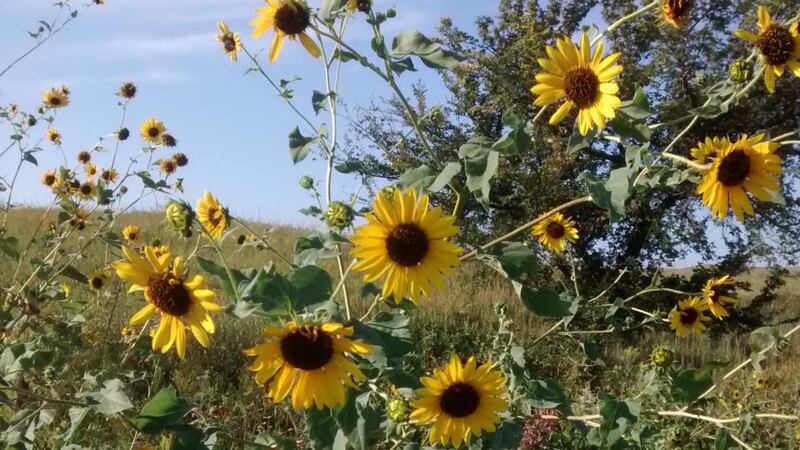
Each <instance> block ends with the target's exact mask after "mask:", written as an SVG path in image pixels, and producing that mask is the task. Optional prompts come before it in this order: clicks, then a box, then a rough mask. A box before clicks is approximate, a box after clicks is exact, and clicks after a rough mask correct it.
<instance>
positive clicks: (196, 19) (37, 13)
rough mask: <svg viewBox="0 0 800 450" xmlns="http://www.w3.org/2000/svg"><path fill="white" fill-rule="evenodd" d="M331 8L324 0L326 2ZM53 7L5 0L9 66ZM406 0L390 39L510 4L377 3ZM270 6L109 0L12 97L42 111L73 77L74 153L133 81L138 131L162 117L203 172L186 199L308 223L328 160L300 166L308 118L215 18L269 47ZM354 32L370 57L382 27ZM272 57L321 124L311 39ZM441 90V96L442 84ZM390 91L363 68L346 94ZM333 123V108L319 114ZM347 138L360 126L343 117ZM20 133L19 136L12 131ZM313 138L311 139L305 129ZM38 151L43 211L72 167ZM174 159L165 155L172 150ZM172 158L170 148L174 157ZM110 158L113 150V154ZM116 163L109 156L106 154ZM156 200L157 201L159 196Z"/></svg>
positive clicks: (347, 78)
mask: <svg viewBox="0 0 800 450" xmlns="http://www.w3.org/2000/svg"><path fill="white" fill-rule="evenodd" d="M319 1H320V0H314V1H312V5H314V6H318V5H317V4H318V3H319ZM51 3H52V2H50V1H45V0H35V1H32V0H4V1H3V2H1V3H0V17H2V18H3V25H4V26H3V27H0V41H2V42H3V43H4V44H3V45H2V46H0V66H5V65H6V64H7V62H9V61H11V60H12V59H13V58H15V57H16V56H17V55H18V54H20V53H22V52H23V51H24V50H26V49H27V48H28V47H29V46H30V45H31V40H30V39H29V38H28V36H27V33H26V32H27V31H30V30H35V27H36V26H37V25H36V21H37V20H39V19H43V18H46V19H48V20H49V19H50V18H51V17H52V16H53V14H54V12H55V8H53V7H52V6H51ZM395 3H400V5H399V6H400V7H399V8H398V16H397V17H396V18H395V19H394V20H392V21H390V22H389V23H388V24H387V25H386V26H385V27H384V28H385V31H386V35H387V37H389V38H391V37H393V36H394V35H396V34H397V33H399V32H400V31H402V30H403V29H406V28H417V29H419V30H420V31H422V32H423V33H426V34H433V32H434V30H435V27H436V26H437V24H438V20H439V18H440V17H441V16H445V15H447V16H450V17H452V18H453V20H454V22H455V24H456V25H458V26H459V27H463V28H465V29H470V30H471V29H474V26H473V23H474V20H475V18H476V17H478V16H479V15H483V14H491V13H492V12H493V11H495V10H496V7H497V2H492V1H488V2H484V1H463V0H402V2H396V1H384V0H378V1H377V8H378V9H380V10H383V9H386V8H387V7H389V6H392V5H393V4H395ZM262 5H263V2H262V1H261V0H169V1H165V0H107V2H106V5H104V6H101V7H91V8H89V9H88V10H86V11H82V12H81V14H80V15H79V16H78V18H77V20H76V21H74V22H73V23H72V24H70V25H69V26H68V27H67V28H66V29H65V30H64V31H62V33H61V34H59V35H58V36H56V37H55V38H53V39H52V40H51V41H50V42H48V43H46V44H45V45H44V46H43V47H42V48H40V49H39V50H37V51H36V52H35V53H33V54H32V55H31V56H30V57H28V58H26V60H25V61H24V62H23V63H22V64H20V65H18V66H16V67H15V68H13V69H12V70H11V71H10V72H9V73H7V74H6V75H5V76H4V77H3V78H1V79H0V103H3V104H5V103H11V102H14V103H17V104H19V105H20V107H21V108H23V109H24V110H27V111H32V110H34V108H35V107H36V106H38V105H39V104H40V102H41V93H42V91H43V90H45V89H46V88H48V87H51V86H58V85H60V84H62V83H65V84H67V85H69V86H70V87H71V89H72V96H71V98H72V102H71V104H70V106H69V107H68V108H66V109H63V110H60V111H59V113H58V119H57V122H56V126H57V128H59V130H60V131H61V132H62V134H63V136H64V137H63V148H64V150H65V152H66V153H67V155H68V157H70V158H71V157H74V155H75V153H77V151H79V150H81V149H84V148H89V147H91V146H92V145H94V143H95V142H96V141H97V139H98V137H99V136H101V135H105V134H107V133H110V132H112V131H113V130H115V129H116V128H117V126H118V123H119V120H120V110H119V108H118V107H117V106H116V102H117V97H116V96H114V95H113V94H114V93H115V92H116V90H117V89H118V87H119V85H120V84H121V83H122V82H124V81H133V82H135V83H136V85H137V86H138V87H139V94H138V95H137V97H136V99H135V100H134V101H133V102H132V103H131V104H130V107H129V110H128V117H129V120H128V121H127V125H128V127H129V128H130V129H131V130H132V131H133V130H137V129H138V126H139V124H140V123H141V122H142V121H143V120H144V119H146V118H148V117H150V116H157V117H159V118H161V119H162V120H163V121H164V122H165V123H166V125H167V127H168V128H169V130H170V132H171V133H172V134H174V135H175V136H176V137H177V138H178V143H179V145H178V148H177V150H180V151H183V152H185V153H187V154H188V155H189V157H190V160H191V162H190V165H189V166H188V167H186V168H183V169H181V171H180V173H179V176H181V177H183V178H184V179H185V181H184V187H185V190H186V193H185V194H184V197H185V198H186V199H187V200H190V201H191V202H192V203H193V202H194V200H195V199H196V198H198V197H199V195H200V193H201V192H202V190H203V189H209V190H210V191H212V192H214V193H215V194H216V195H217V196H218V197H219V198H220V199H221V200H222V201H223V202H224V203H225V204H227V205H228V206H229V207H230V208H231V210H232V211H233V212H235V213H236V214H237V215H240V216H245V217H250V218H257V219H262V220H269V221H272V222H279V223H291V224H301V223H308V219H307V218H305V217H304V216H302V215H300V214H299V213H298V212H297V210H298V209H299V208H301V207H304V206H307V204H308V203H309V199H308V197H307V195H306V193H305V192H304V191H302V190H301V189H300V188H299V187H298V185H297V180H298V178H299V177H300V176H301V175H304V174H307V173H308V174H312V175H314V176H315V177H320V176H322V172H321V166H322V163H321V162H320V161H312V160H311V159H307V160H306V161H304V162H302V163H300V164H298V165H297V166H294V165H293V164H292V162H291V160H290V159H289V155H288V138H287V136H288V133H289V131H290V130H291V129H292V128H293V127H294V126H296V125H298V124H300V121H299V119H298V118H297V117H296V116H294V115H293V113H292V112H291V111H290V110H289V109H288V107H287V106H286V105H285V103H283V101H282V100H281V99H280V98H278V97H277V96H276V95H275V93H274V91H273V90H271V88H270V87H269V86H268V85H267V84H266V81H265V80H264V79H263V78H260V77H259V76H257V75H254V74H250V75H247V76H243V74H244V72H245V71H246V69H247V68H248V67H249V65H248V64H247V62H246V61H245V60H242V59H240V61H239V63H232V62H230V61H229V60H228V59H227V57H225V56H224V55H223V54H222V53H220V50H219V44H218V43H217V42H216V40H215V39H214V34H215V33H216V26H215V24H216V22H217V21H219V20H224V21H226V22H228V24H229V25H230V27H231V29H233V30H234V31H238V32H239V33H240V35H241V36H242V38H243V39H244V41H245V43H246V45H248V46H249V47H250V48H251V49H254V48H259V49H260V48H265V47H266V46H268V45H269V38H264V39H261V40H259V41H256V42H254V41H253V40H252V39H251V38H250V29H251V27H250V25H249V24H248V22H249V20H250V19H251V18H252V17H253V16H254V14H255V9H256V8H257V7H259V6H262ZM359 19H360V20H358V21H357V22H356V23H354V24H353V25H352V26H350V27H349V30H348V36H349V40H350V42H353V43H354V44H355V45H356V47H358V48H359V49H365V52H366V51H367V50H366V49H368V45H369V38H370V30H369V29H368V28H367V25H366V23H364V21H363V15H362V16H359ZM261 59H262V62H263V64H264V65H265V67H266V68H267V70H268V72H269V73H270V75H271V76H272V77H273V78H274V79H276V80H277V79H281V78H284V79H287V78H290V77H291V76H292V75H298V76H300V77H301V78H302V80H301V81H298V82H296V83H295V84H294V85H293V86H294V89H295V95H296V101H297V104H298V105H300V106H301V107H303V108H305V110H306V112H308V113H309V114H310V115H311V116H313V110H312V109H311V102H310V98H311V92H312V91H313V90H314V89H317V90H320V91H324V90H325V89H324V84H323V83H322V77H321V67H320V65H319V64H320V63H319V61H317V60H314V59H313V58H311V57H310V56H308V55H307V54H306V53H305V52H304V51H302V49H301V48H300V47H299V45H286V46H285V47H284V52H283V53H282V54H281V57H280V59H279V61H278V62H277V63H276V64H274V65H269V63H268V62H267V61H266V55H261ZM417 66H418V67H419V69H420V72H417V73H413V74H412V73H406V74H404V75H403V76H402V77H401V80H402V83H403V84H404V85H405V86H408V85H409V84H411V83H412V82H415V81H418V80H420V79H422V80H424V81H425V82H426V83H427V84H428V85H429V86H430V87H431V88H432V92H433V93H436V92H439V93H441V92H442V90H441V88H440V86H441V83H440V81H439V80H438V77H437V76H436V74H435V73H434V72H432V71H430V70H426V69H425V68H424V66H422V64H417ZM437 88H438V89H437ZM387 96H389V91H388V88H387V87H385V86H384V85H383V84H381V83H380V82H379V81H378V80H376V78H375V76H374V75H373V74H371V73H369V72H366V71H364V70H362V68H361V67H360V66H359V65H357V64H356V63H354V62H351V63H348V64H346V65H345V69H344V71H343V81H342V87H341V89H340V97H341V98H342V99H343V100H344V101H345V102H347V103H348V104H350V105H359V104H361V105H363V104H366V103H367V102H369V101H370V100H371V99H379V98H380V97H387ZM318 119H319V121H320V122H321V121H327V120H328V117H327V115H326V113H324V112H323V113H322V114H321V115H320V116H319V117H318ZM340 123H341V128H340V130H341V132H345V133H346V131H347V127H348V124H347V123H346V121H340ZM0 133H2V134H7V130H4V129H0ZM306 134H309V133H307V132H306ZM141 145H142V141H141V139H140V138H139V137H138V133H133V137H132V138H131V139H129V140H128V141H127V142H126V143H124V145H123V147H122V152H123V153H124V154H128V155H132V154H134V153H135V152H137V151H138V150H139V148H140V147H141ZM44 148H45V152H43V153H41V154H39V155H37V157H38V158H39V161H40V165H39V167H38V168H37V167H34V166H31V165H26V166H25V167H24V169H23V172H22V174H21V175H20V178H21V182H20V185H19V186H20V187H21V188H20V189H18V190H17V191H16V193H15V195H14V199H15V201H16V202H18V203H24V204H42V203H44V202H47V201H49V198H50V197H49V193H48V192H47V191H46V190H45V189H43V188H42V187H41V185H40V184H39V183H38V175H39V173H40V172H41V171H42V170H44V169H45V168H50V167H56V166H58V165H59V164H60V163H61V161H62V158H61V154H60V153H59V152H58V150H57V149H56V148H55V147H53V146H51V145H49V144H44ZM161 152H166V150H162V151H161ZM162 154H164V155H168V154H169V153H162ZM104 156H108V155H104ZM100 161H101V164H99V165H101V166H102V165H103V164H102V162H103V159H102V157H101V159H100ZM12 165H14V161H13V160H12V158H9V156H8V155H7V156H6V157H5V158H3V160H0V172H2V173H3V174H4V175H7V173H8V172H10V171H11V170H12V167H11V166H12ZM352 184H353V182H352V180H347V179H345V178H344V177H342V176H340V182H338V183H335V185H334V196H338V197H340V198H342V197H346V196H347V195H349V193H350V192H352V189H353V186H352ZM149 206H154V205H153V204H152V202H151V203H150V204H149Z"/></svg>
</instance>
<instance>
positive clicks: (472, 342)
mask: <svg viewBox="0 0 800 450" xmlns="http://www.w3.org/2000/svg"><path fill="white" fill-rule="evenodd" d="M43 213H44V212H43V211H42V210H38V209H20V210H15V211H14V212H13V213H12V216H11V217H12V220H11V221H10V223H9V229H8V232H9V233H10V234H11V235H15V236H18V237H19V238H20V241H21V242H22V243H26V242H27V241H28V238H29V236H30V234H31V233H32V232H33V229H34V228H35V226H36V224H37V223H38V222H39V220H40V219H41V218H42V217H43ZM127 224H137V225H139V226H140V227H141V228H142V230H143V233H144V240H145V241H147V242H150V241H154V240H160V241H161V242H163V243H166V244H168V245H170V247H171V248H173V251H174V253H176V254H189V253H191V252H192V251H193V249H194V248H195V242H196V241H195V240H194V239H190V240H185V239H182V238H179V237H176V236H175V234H174V233H172V232H171V231H169V230H168V229H167V228H166V227H165V224H164V223H163V219H162V216H161V214H160V213H146V212H139V213H133V214H129V215H126V216H123V218H122V219H121V220H119V221H118V222H117V224H116V227H117V229H121V228H122V227H123V226H125V225H127ZM253 226H254V227H255V228H257V229H258V230H259V231H260V230H267V229H269V233H268V236H269V239H270V241H271V242H273V243H274V245H275V248H276V250H277V251H278V252H280V253H282V254H283V255H286V256H288V257H291V254H292V245H293V242H294V238H295V237H296V236H298V235H300V234H302V233H303V230H299V229H296V228H292V227H282V226H277V227H267V226H265V225H262V224H254V225H253ZM236 233H237V232H234V238H233V239H227V240H226V242H225V244H224V245H225V246H226V252H227V253H228V254H233V255H235V256H234V257H232V258H231V261H232V264H233V265H234V266H236V267H256V266H261V265H265V264H268V263H270V262H274V263H275V264H276V265H277V266H278V267H279V268H280V269H281V270H285V269H286V266H285V264H283V263H281V262H280V261H279V260H278V259H277V258H275V257H274V256H273V255H272V254H271V253H270V252H269V251H267V250H258V249H257V248H256V247H253V246H248V247H239V246H238V245H237V244H236V243H235V236H236ZM78 242H80V241H75V243H73V245H78V244H77V243H78ZM91 249H92V251H90V252H88V253H87V254H84V255H82V256H81V257H80V259H79V262H78V265H77V266H78V268H79V270H81V271H82V272H84V273H90V272H92V271H94V270H96V269H98V268H100V267H103V266H104V265H105V264H106V263H107V262H108V261H111V260H114V259H115V256H114V255H113V254H112V253H110V252H109V251H108V249H107V248H106V246H105V245H95V246H93V247H91ZM74 250H75V249H74V248H73V249H70V248H66V249H65V251H67V252H69V251H74ZM198 254H200V255H205V256H207V257H212V252H211V251H210V250H209V249H206V248H202V247H201V248H199V250H198ZM28 256H31V255H28ZM3 258H4V257H2V256H0V285H6V284H8V280H10V279H11V277H12V276H13V268H14V264H12V263H11V260H9V259H7V258H6V259H3ZM330 269H333V266H331V267H330ZM195 270H197V269H196V268H195ZM22 272H23V273H25V269H24V268H23V270H22ZM686 273H688V271H687V270H683V271H671V274H686ZM797 275H798V273H797V271H796V270H795V271H794V276H793V278H792V279H791V280H790V282H789V284H788V285H787V286H786V287H785V288H784V289H783V290H782V291H781V292H780V295H779V296H778V298H777V299H776V300H774V301H772V302H771V303H770V304H768V305H766V306H765V307H764V308H762V311H759V313H760V314H762V315H763V317H764V318H765V319H766V320H767V321H768V322H772V323H784V322H789V321H791V320H796V319H797V317H799V316H800V280H798V279H797ZM745 277H746V279H747V281H750V283H751V285H752V290H751V292H742V293H740V295H739V299H740V304H742V305H746V304H748V303H749V302H750V300H751V299H752V296H753V295H754V292H758V290H760V287H761V286H762V285H763V283H764V281H765V278H766V272H765V271H764V270H763V269H754V270H752V271H751V272H750V273H749V274H747V275H746V276H745ZM476 280H478V281H477V282H476ZM359 290H360V286H359V285H358V283H357V282H353V283H351V284H349V285H348V291H349V292H350V293H351V295H352V296H354V297H356V299H355V300H354V308H355V312H356V314H359V315H360V313H362V312H364V311H365V310H366V309H367V308H368V306H369V303H370V300H368V299H360V298H358V295H357V293H358V292H359ZM70 301H71V302H72V303H73V304H75V305H77V306H76V308H77V309H76V310H77V311H79V312H80V314H81V316H82V317H83V318H85V322H83V323H80V324H78V325H77V326H76V328H75V336H74V338H75V343H76V344H77V345H81V346H83V347H84V348H85V350H86V351H85V352H81V358H79V359H77V360H75V361H73V363H72V365H71V368H70V372H69V373H65V374H59V376H58V377H57V378H56V380H55V381H53V382H52V385H51V386H50V388H51V389H52V390H53V391H54V392H56V391H59V390H60V389H64V390H73V391H74V390H77V389H78V388H79V386H80V384H81V383H83V382H84V381H83V377H84V374H85V373H89V374H95V375H97V374H101V373H103V374H108V373H111V374H115V373H116V374H119V373H127V374H128V375H130V376H131V377H132V379H133V380H134V381H133V382H131V384H130V389H131V390H132V391H133V392H131V393H130V394H131V398H132V399H135V400H136V401H142V400H143V399H146V398H148V396H149V395H151V394H152V392H154V391H156V390H158V389H159V388H160V387H161V386H165V385H168V384H173V385H175V386H176V387H177V388H178V389H179V390H180V391H181V392H183V393H184V395H185V396H186V397H187V398H189V399H190V400H191V401H192V402H194V403H195V404H196V405H197V406H198V409H197V412H196V413H197V414H198V415H204V416H207V417H212V418H214V419H215V421H217V422H218V423H220V424H221V426H222V427H224V428H227V429H229V430H232V433H233V436H234V437H236V438H237V439H242V440H250V439H253V438H254V437H255V436H258V435H260V434H264V433H269V432H270V431H273V430H281V431H282V432H283V433H287V434H289V435H292V434H293V430H297V429H299V428H301V427H302V423H301V419H300V418H299V417H298V416H297V415H296V414H294V413H291V412H289V411H288V410H287V409H286V408H284V407H282V406H278V407H275V406H272V405H271V404H269V403H268V402H267V401H265V400H264V395H263V390H262V388H260V387H259V386H257V385H256V384H255V383H254V382H253V381H252V379H251V378H250V376H249V374H248V373H247V371H246V370H244V369H245V368H246V367H247V364H248V361H247V358H246V357H245V356H244V355H243V354H242V349H243V348H246V347H248V346H250V345H252V344H253V343H254V342H256V341H257V340H258V336H259V330H260V328H261V326H262V325H263V321H261V320H259V319H253V318H248V319H247V320H244V321H241V320H237V319H234V318H231V317H220V318H219V319H218V320H217V323H218V325H217V328H218V333H217V334H216V335H215V336H214V338H213V341H212V345H211V347H210V348H209V349H202V348H200V347H199V346H197V345H192V346H191V347H190V350H189V351H188V356H187V359H186V361H184V362H178V361H177V360H176V359H175V358H165V357H153V355H151V353H150V352H149V349H134V350H133V351H132V353H131V355H130V357H129V358H127V359H126V361H125V363H124V365H122V366H120V361H121V359H122V357H121V356H120V355H124V354H126V353H127V352H128V351H129V348H128V345H127V344H125V342H124V341H123V338H122V337H121V335H120V330H121V329H122V328H123V326H124V325H125V324H126V323H127V319H128V318H129V317H130V315H131V313H132V312H134V311H135V310H136V309H137V308H138V307H139V306H141V298H139V297H138V296H128V295H126V294H125V290H124V288H123V286H122V285H121V284H120V283H119V282H118V281H117V280H112V282H111V283H110V284H109V285H108V286H107V287H106V288H105V289H104V290H103V291H102V293H100V294H97V293H94V292H91V291H90V290H88V289H87V288H86V287H85V286H77V285H74V282H73V292H72V295H71V297H70ZM499 302H502V303H505V304H507V314H508V316H509V317H511V318H512V319H513V324H512V329H513V331H514V334H515V339H516V340H517V343H518V344H519V345H522V346H523V347H524V348H525V349H526V357H527V360H528V362H529V365H530V366H531V367H532V370H533V371H534V373H536V374H537V375H538V376H547V377H552V378H554V379H556V380H559V382H560V383H561V385H562V386H563V387H564V388H565V390H566V391H567V392H568V393H569V395H570V397H571V398H572V400H573V402H574V403H575V409H576V412H577V413H579V414H580V413H583V412H586V413H589V412H592V411H593V410H594V409H596V407H597V405H596V394H597V393H598V392H601V391H602V392H609V393H613V394H616V395H620V396H626V397H633V396H636V395H638V394H639V393H640V392H641V391H642V389H643V382H642V378H643V375H644V373H645V372H646V370H647V368H648V366H647V365H648V361H649V354H650V352H651V350H652V349H653V348H655V347H656V346H657V345H659V344H667V345H670V346H672V347H673V348H675V349H676V351H677V353H678V355H679V358H680V362H681V364H683V365H684V366H699V365H700V364H704V363H707V362H711V361H714V362H717V363H720V364H728V365H732V364H735V363H737V362H739V361H741V360H744V359H746V358H747V357H748V356H749V354H750V352H751V351H753V350H754V349H753V348H752V347H751V346H750V345H749V337H748V336H749V330H744V329H735V330H728V331H725V332H716V331H712V332H711V333H709V334H707V335H705V336H703V337H702V338H697V339H677V338H675V337H674V335H673V334H672V333H669V332H668V330H667V329H666V326H664V327H662V328H660V329H652V328H650V329H644V330H642V331H638V332H635V333H628V334H623V335H621V336H620V335H616V334H615V335H603V334H598V335H595V336H591V337H592V338H594V339H596V340H597V342H598V343H599V344H600V348H601V358H602V363H601V364H597V363H590V362H589V361H587V360H586V357H585V356H584V354H583V351H582V350H581V347H580V342H581V339H583V338H582V337H575V336H563V335H560V334H557V333H554V334H552V335H551V336H550V337H548V338H546V339H543V340H541V341H537V338H538V337H539V336H541V335H542V334H543V333H545V331H546V330H548V329H549V328H550V327H551V326H552V325H553V323H554V322H553V321H552V320H544V319H540V318H537V317H536V316H534V315H532V314H531V313H529V312H527V310H526V309H525V308H524V307H523V306H522V305H521V304H520V302H519V301H518V300H517V298H516V295H515V294H514V292H513V290H512V289H511V287H510V286H509V284H508V283H507V282H506V281H505V280H503V279H501V278H499V277H497V276H495V275H494V274H493V273H491V272H490V271H489V270H487V269H485V268H483V267H481V266H479V265H477V264H474V263H473V264H471V265H466V266H464V267H462V268H460V269H459V271H458V273H457V275H456V276H455V277H453V278H451V279H450V280H449V281H448V286H447V289H445V290H443V291H440V292H438V293H436V295H435V296H434V297H433V298H431V299H429V300H426V301H424V302H423V303H422V304H421V305H420V306H419V307H418V308H417V309H416V311H415V313H414V314H413V316H412V322H411V326H412V331H413V333H414V335H415V341H416V342H417V343H418V344H417V345H418V347H417V350H416V352H415V358H416V359H417V363H418V364H419V366H421V367H423V368H429V367H431V366H432V365H433V364H437V363H439V362H441V361H442V360H443V358H445V357H446V356H447V355H449V354H450V353H451V352H457V353H459V354H476V355H485V354H487V353H488V352H489V350H490V349H491V346H492V341H493V338H494V336H495V335H496V329H497V326H498V323H497V316H496V314H495V305H496V304H497V303H499ZM669 307H671V306H666V305H665V306H664V309H668V308H669ZM53 311H54V310H48V309H43V314H49V313H51V312H53ZM784 326H785V325H784ZM798 349H800V345H798V344H797V342H793V343H790V344H789V345H788V346H787V347H786V348H785V349H784V351H783V353H782V354H781V355H780V358H770V359H769V360H768V361H767V362H766V368H767V372H766V373H767V377H768V380H769V384H768V388H767V389H766V390H757V389H755V388H754V386H753V383H752V374H753V371H752V370H750V369H749V368H748V369H746V370H743V371H741V372H740V373H739V374H737V375H736V376H735V377H733V378H732V379H731V380H729V381H728V382H727V383H726V385H725V386H726V388H725V389H724V390H723V395H722V397H721V400H714V401H715V402H718V404H717V405H716V406H714V408H716V409H718V410H719V414H720V415H725V416H730V415H738V414H740V413H741V412H742V411H744V410H752V411H758V410H764V411H767V410H768V411H770V412H782V413H787V414H796V413H797V410H798V408H799V407H800V379H798V377H797V368H798V364H799V363H800V350H798ZM620 380H625V381H624V382H620ZM737 390H738V391H739V392H740V393H742V399H741V400H739V401H731V393H732V392H733V391H737ZM723 400H724V401H723ZM739 403H740V404H741V405H737V404H739ZM792 426H793V425H792ZM94 432H96V433H97V436H96V439H98V442H107V443H114V444H110V447H109V448H122V447H123V446H125V448H128V446H129V445H130V444H131V442H132V440H133V439H134V436H133V432H132V431H131V430H130V429H128V428H124V427H123V428H119V429H111V430H109V429H102V430H101V429H97V430H94ZM792 432H793V431H791V430H790V427H789V426H788V425H786V426H784V425H783V424H775V425H774V426H773V425H770V426H768V427H766V428H765V429H764V431H762V433H764V435H763V438H764V442H767V441H768V439H772V438H774V437H776V436H783V437H787V438H788V436H789V435H790V434H791V433H792ZM136 439H137V440H136V443H135V445H134V446H133V447H132V448H138V446H139V445H140V444H141V445H144V444H146V443H150V444H158V443H159V441H158V440H152V439H151V438H149V437H146V436H139V437H137V438H136ZM42 448H49V447H48V446H46V444H44V443H43V447H42ZM778 448H779V447H778Z"/></svg>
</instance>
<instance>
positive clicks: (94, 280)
mask: <svg viewBox="0 0 800 450" xmlns="http://www.w3.org/2000/svg"><path fill="white" fill-rule="evenodd" d="M109 278H111V273H110V272H109V270H108V269H98V270H96V271H94V272H93V273H92V274H91V275H90V276H89V281H87V284H88V285H89V288H91V289H92V290H93V291H101V290H103V288H104V287H105V286H106V283H107V282H108V279H109Z"/></svg>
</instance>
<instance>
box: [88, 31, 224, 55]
mask: <svg viewBox="0 0 800 450" xmlns="http://www.w3.org/2000/svg"><path fill="white" fill-rule="evenodd" d="M100 45H102V46H103V47H105V49H106V50H111V51H114V52H120V53H121V54H124V55H126V56H132V55H133V56H154V55H173V54H181V53H192V52H197V51H203V50H211V49H214V48H215V46H216V45H217V43H216V41H215V40H214V33H189V34H183V35H179V36H161V37H149V36H125V37H118V38H115V39H112V40H110V41H108V42H106V43H103V44H100Z"/></svg>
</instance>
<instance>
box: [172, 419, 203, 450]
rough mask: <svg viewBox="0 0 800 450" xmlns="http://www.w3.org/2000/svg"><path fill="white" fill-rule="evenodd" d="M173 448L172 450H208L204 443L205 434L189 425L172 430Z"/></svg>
mask: <svg viewBox="0 0 800 450" xmlns="http://www.w3.org/2000/svg"><path fill="white" fill-rule="evenodd" d="M172 436H173V437H172V446H170V450H208V447H207V446H206V445H205V444H204V443H203V440H204V438H205V433H203V431H202V430H199V429H197V428H194V427H191V426H189V425H180V426H176V427H175V428H173V429H172Z"/></svg>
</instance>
